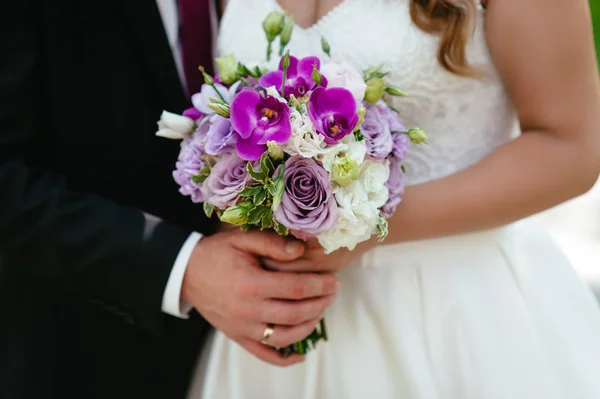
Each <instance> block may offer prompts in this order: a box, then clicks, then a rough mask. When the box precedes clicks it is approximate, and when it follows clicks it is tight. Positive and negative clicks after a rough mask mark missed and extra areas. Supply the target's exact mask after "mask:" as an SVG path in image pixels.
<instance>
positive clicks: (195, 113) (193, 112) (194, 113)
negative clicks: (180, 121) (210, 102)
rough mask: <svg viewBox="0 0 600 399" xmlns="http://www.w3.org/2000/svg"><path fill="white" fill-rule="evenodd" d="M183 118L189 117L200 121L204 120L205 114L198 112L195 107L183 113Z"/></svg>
mask: <svg viewBox="0 0 600 399" xmlns="http://www.w3.org/2000/svg"><path fill="white" fill-rule="evenodd" d="M183 116H187V117H188V118H190V119H192V120H194V121H197V120H198V119H200V118H202V117H203V116H204V114H203V113H202V112H200V111H198V110H197V109H196V108H195V107H192V108H188V109H186V110H185V111H183Z"/></svg>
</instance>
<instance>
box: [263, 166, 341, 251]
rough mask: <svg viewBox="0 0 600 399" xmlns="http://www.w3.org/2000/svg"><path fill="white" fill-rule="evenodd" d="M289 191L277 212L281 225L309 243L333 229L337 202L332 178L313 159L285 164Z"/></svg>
mask: <svg viewBox="0 0 600 399" xmlns="http://www.w3.org/2000/svg"><path fill="white" fill-rule="evenodd" d="M283 175H284V178H285V179H284V180H285V191H284V193H283V198H282V200H281V204H280V206H279V208H278V209H277V211H276V212H275V218H276V219H277V221H278V222H279V223H281V224H282V225H284V226H285V227H287V228H288V229H290V232H291V233H292V234H293V235H294V236H296V237H297V238H300V239H303V240H306V239H308V237H312V236H316V235H318V234H319V233H322V232H324V231H328V230H331V229H332V228H333V226H334V225H335V222H336V220H337V203H336V202H335V197H334V196H333V192H332V187H331V183H329V176H328V174H327V172H326V171H325V169H323V168H322V167H321V166H320V165H319V164H317V162H315V160H314V159H312V158H303V157H299V156H296V157H292V158H290V159H288V160H287V161H286V163H285V172H284V174H283Z"/></svg>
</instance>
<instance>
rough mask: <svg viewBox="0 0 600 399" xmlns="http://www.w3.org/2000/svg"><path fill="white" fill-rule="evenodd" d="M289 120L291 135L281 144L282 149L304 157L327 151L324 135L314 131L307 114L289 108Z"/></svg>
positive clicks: (312, 156)
mask: <svg viewBox="0 0 600 399" xmlns="http://www.w3.org/2000/svg"><path fill="white" fill-rule="evenodd" d="M290 122H291V124H292V137H290V139H289V140H288V141H287V143H285V144H284V145H283V150H284V151H285V152H286V153H288V154H290V155H292V156H295V155H300V156H302V157H304V158H315V157H317V156H318V155H322V154H325V153H327V152H328V151H329V150H330V148H327V144H326V143H325V136H323V135H320V134H318V133H317V132H315V128H314V127H313V124H312V123H311V121H310V118H309V117H308V115H307V114H303V113H300V112H299V111H298V110H297V109H295V108H290Z"/></svg>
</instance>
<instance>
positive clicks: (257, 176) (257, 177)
mask: <svg viewBox="0 0 600 399" xmlns="http://www.w3.org/2000/svg"><path fill="white" fill-rule="evenodd" d="M246 169H247V170H248V174H249V175H250V177H251V178H252V179H254V180H256V181H257V182H261V183H262V182H263V181H264V180H265V179H266V178H267V177H268V176H267V174H266V173H263V172H262V171H259V172H257V171H255V170H254V168H253V167H252V163H250V162H248V164H247V165H246Z"/></svg>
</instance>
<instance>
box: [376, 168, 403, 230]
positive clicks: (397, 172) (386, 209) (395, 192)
mask: <svg viewBox="0 0 600 399" xmlns="http://www.w3.org/2000/svg"><path fill="white" fill-rule="evenodd" d="M385 186H386V187H387V188H388V191H389V198H388V200H387V202H386V203H385V205H383V207H381V213H382V214H383V216H384V217H386V218H390V217H392V215H393V214H394V212H396V207H397V206H398V204H400V201H402V198H401V197H402V195H403V194H404V175H403V174H402V163H401V162H400V160H398V158H391V159H390V177H389V179H388V181H387V182H386V183H385Z"/></svg>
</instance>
